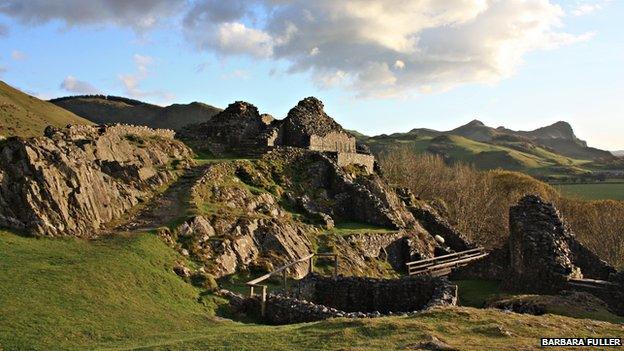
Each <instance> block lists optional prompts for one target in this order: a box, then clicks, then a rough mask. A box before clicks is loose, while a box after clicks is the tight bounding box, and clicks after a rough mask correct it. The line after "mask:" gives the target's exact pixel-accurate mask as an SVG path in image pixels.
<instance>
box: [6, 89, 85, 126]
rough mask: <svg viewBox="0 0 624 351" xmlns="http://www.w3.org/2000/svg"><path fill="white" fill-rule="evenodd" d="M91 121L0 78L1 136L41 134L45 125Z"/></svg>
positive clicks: (63, 124) (64, 124)
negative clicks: (18, 88) (27, 92)
mask: <svg viewBox="0 0 624 351" xmlns="http://www.w3.org/2000/svg"><path fill="white" fill-rule="evenodd" d="M68 124H92V123H91V122H90V121H88V120H86V119H84V118H81V117H78V116H76V115H75V114H73V113H71V112H69V111H66V110H64V109H62V108H60V107H58V106H56V105H54V104H52V103H49V102H46V101H42V100H39V99H37V98H35V97H32V96H30V95H28V94H24V93H22V92H21V91H19V90H17V89H15V88H13V87H11V86H10V85H8V84H6V83H4V82H2V81H0V135H2V136H5V137H9V136H21V137H32V136H41V135H43V130H44V129H45V127H46V126H48V125H53V126H56V127H65V126H66V125H68Z"/></svg>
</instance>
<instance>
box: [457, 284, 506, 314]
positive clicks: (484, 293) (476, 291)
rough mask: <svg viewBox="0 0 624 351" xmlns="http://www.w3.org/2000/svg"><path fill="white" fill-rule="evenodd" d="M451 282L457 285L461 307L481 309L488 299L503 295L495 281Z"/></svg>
mask: <svg viewBox="0 0 624 351" xmlns="http://www.w3.org/2000/svg"><path fill="white" fill-rule="evenodd" d="M453 282H454V283H455V284H457V289H458V295H459V296H458V297H459V304H460V305H461V306H468V307H476V308H482V307H483V306H484V305H485V302H486V301H487V300H488V299H490V298H492V297H495V296H500V295H503V291H502V290H501V289H500V288H499V283H498V282H496V281H487V280H456V281H453Z"/></svg>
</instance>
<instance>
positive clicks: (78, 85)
mask: <svg viewBox="0 0 624 351" xmlns="http://www.w3.org/2000/svg"><path fill="white" fill-rule="evenodd" d="M61 89H63V90H66V91H68V92H70V93H73V94H81V95H92V94H101V93H102V92H101V91H100V90H99V89H97V88H96V87H94V86H93V85H91V83H89V82H85V81H82V80H79V79H77V78H76V77H74V76H67V77H65V79H63V81H62V82H61Z"/></svg>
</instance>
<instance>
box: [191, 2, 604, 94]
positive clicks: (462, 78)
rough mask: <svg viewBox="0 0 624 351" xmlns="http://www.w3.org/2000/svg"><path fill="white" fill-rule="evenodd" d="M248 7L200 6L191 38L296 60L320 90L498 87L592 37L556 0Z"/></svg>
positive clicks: (205, 45) (216, 47)
mask: <svg viewBox="0 0 624 351" xmlns="http://www.w3.org/2000/svg"><path fill="white" fill-rule="evenodd" d="M250 2H251V5H247V6H245V4H248V3H249V2H244V1H241V0H231V1H228V2H227V3H228V4H229V5H227V6H225V5H224V6H221V5H218V2H217V1H198V2H196V3H195V10H193V11H191V12H189V14H188V15H187V17H186V20H185V23H184V25H185V30H186V33H187V38H189V39H190V40H191V41H192V42H193V43H195V45H197V47H198V48H200V49H202V50H208V51H213V52H216V53H218V54H221V55H231V54H233V55H241V54H246V55H250V56H253V57H263V58H266V57H269V58H271V59H273V60H282V61H286V62H289V63H290V69H289V72H302V71H310V72H311V73H312V77H313V78H314V81H315V82H316V83H317V84H318V85H319V86H323V87H327V86H336V85H343V86H345V87H349V88H351V89H353V90H355V92H356V94H357V95H359V96H391V95H399V96H401V95H404V94H405V93H406V92H410V91H413V92H418V91H427V92H428V91H444V90H447V89H450V88H452V87H455V86H457V85H461V84H466V83H494V82H497V81H500V80H501V79H504V78H507V77H509V76H511V75H513V73H514V72H515V71H516V69H517V68H518V66H519V65H520V64H521V63H522V57H523V56H524V54H526V53H527V52H530V51H533V50H538V49H549V48H554V47H558V46H560V45H567V44H571V43H574V42H578V41H581V40H587V39H589V38H591V36H592V33H583V34H580V35H575V34H570V33H566V32H564V31H562V29H561V26H562V18H563V17H564V15H565V13H564V11H563V9H562V8H561V7H560V6H558V5H556V4H553V3H551V1H549V0H499V1H490V0H421V1H407V0H378V1H361V0H342V1H335V0H315V1H308V0H291V1H283V0H253V1H250ZM258 7H262V8H264V9H265V10H264V11H260V12H259V11H256V10H254V9H255V8H258ZM226 10H227V11H226ZM221 13H227V16H226V18H225V19H223V20H222V19H220V17H219V14H221ZM260 13H261V14H260Z"/></svg>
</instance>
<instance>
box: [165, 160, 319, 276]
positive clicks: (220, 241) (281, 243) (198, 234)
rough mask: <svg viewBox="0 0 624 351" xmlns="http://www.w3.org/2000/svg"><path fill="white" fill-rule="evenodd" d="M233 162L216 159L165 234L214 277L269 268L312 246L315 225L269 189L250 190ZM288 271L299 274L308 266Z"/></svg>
mask: <svg viewBox="0 0 624 351" xmlns="http://www.w3.org/2000/svg"><path fill="white" fill-rule="evenodd" d="M237 168H238V166H237V165H236V164H227V163H222V164H216V165H213V166H211V167H210V168H209V169H208V170H207V172H206V173H205V174H204V175H203V176H202V177H201V178H200V179H199V180H198V181H197V182H196V184H195V185H194V186H193V188H192V190H191V204H192V206H193V210H194V211H196V212H200V213H202V214H200V215H197V216H194V217H191V218H189V219H188V220H187V221H186V222H185V223H183V224H182V225H180V226H179V227H178V228H176V229H175V230H174V231H173V232H169V233H165V234H163V235H164V236H165V237H166V238H167V240H168V241H169V242H170V243H172V244H174V245H176V244H177V245H178V246H179V248H180V249H181V250H187V252H188V253H189V255H190V256H191V257H193V258H194V259H195V260H196V261H200V262H203V263H204V265H205V267H204V269H205V270H206V272H208V273H211V274H213V275H214V276H216V277H222V276H225V275H229V274H233V273H235V272H237V271H249V270H254V269H260V270H262V271H269V270H271V269H273V268H277V267H278V266H280V265H283V264H285V263H289V262H291V261H295V260H298V259H300V258H302V257H304V256H306V255H308V254H310V253H311V252H312V244H311V242H310V240H309V239H308V237H307V235H308V234H310V233H311V232H312V231H313V230H314V228H313V227H311V226H308V225H305V224H303V223H300V222H297V221H295V220H293V219H292V217H291V215H290V214H289V213H287V212H286V211H284V209H283V208H282V207H281V206H280V205H279V204H278V202H277V200H276V198H275V196H274V195H272V194H270V193H268V192H262V193H257V194H254V193H252V192H251V191H250V190H249V188H248V187H247V186H246V185H245V184H244V183H243V182H242V181H240V179H239V178H238V177H237V176H236V170H237ZM304 266H305V265H301V267H298V266H295V267H293V269H292V270H291V271H290V274H291V275H292V276H294V277H296V278H300V277H302V276H303V275H305V273H307V266H305V267H304Z"/></svg>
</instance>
